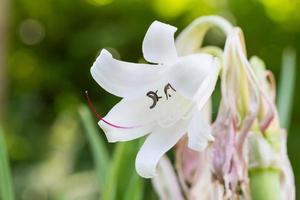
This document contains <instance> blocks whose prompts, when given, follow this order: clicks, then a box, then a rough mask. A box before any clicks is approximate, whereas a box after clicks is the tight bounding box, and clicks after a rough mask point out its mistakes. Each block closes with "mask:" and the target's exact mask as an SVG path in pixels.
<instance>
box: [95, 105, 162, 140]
mask: <svg viewBox="0 0 300 200" xmlns="http://www.w3.org/2000/svg"><path fill="white" fill-rule="evenodd" d="M149 105H151V102H150V101H149V100H148V101H147V100H146V99H136V100H128V99H122V100H121V101H120V102H119V103H118V104H116V105H115V106H114V107H113V108H112V109H111V110H110V111H109V113H108V114H107V115H106V116H105V117H104V119H105V120H106V121H109V122H111V123H113V124H117V125H120V126H125V127H132V128H115V127H112V126H110V125H108V124H106V123H105V122H103V121H99V123H98V124H99V126H100V127H101V128H102V130H103V131H104V133H105V135H106V137H107V140H108V141H109V142H117V141H129V140H133V139H136V138H139V137H142V136H144V135H146V134H148V133H150V132H151V131H152V129H153V126H154V125H155V124H154V123H155V122H154V120H155V117H156V113H155V110H151V109H149Z"/></svg>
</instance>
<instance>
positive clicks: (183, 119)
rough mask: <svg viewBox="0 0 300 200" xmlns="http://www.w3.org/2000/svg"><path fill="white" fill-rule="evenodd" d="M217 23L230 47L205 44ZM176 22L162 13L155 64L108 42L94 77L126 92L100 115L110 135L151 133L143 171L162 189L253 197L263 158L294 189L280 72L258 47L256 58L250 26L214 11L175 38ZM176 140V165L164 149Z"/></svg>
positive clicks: (290, 194)
mask: <svg viewBox="0 0 300 200" xmlns="http://www.w3.org/2000/svg"><path fill="white" fill-rule="evenodd" d="M214 26H215V27H217V28H219V29H221V30H222V31H223V32H224V33H225V35H226V42H225V47H224V50H222V49H219V48H218V47H212V46H208V47H202V42H203V38H204V36H205V34H206V33H207V31H208V29H210V28H211V27H214ZM175 31H176V28H175V27H173V26H171V25H167V24H164V23H161V22H158V21H155V22H153V23H152V24H151V25H150V27H149V29H148V31H147V32H146V35H145V38H144V41H143V45H142V51H143V55H144V58H145V60H146V61H148V62H149V64H141V63H138V64H136V63H128V62H123V61H119V60H116V59H114V58H113V57H112V55H111V54H110V53H109V52H108V51H107V50H102V51H101V53H100V55H99V57H98V58H97V59H96V61H95V62H94V64H93V66H92V68H91V74H92V76H93V78H94V79H95V81H96V82H97V83H98V84H99V85H100V86H101V87H102V88H103V89H105V90H106V91H108V92H109V93H111V94H113V95H115V96H118V97H121V98H122V100H121V101H120V102H119V103H118V104H116V105H115V106H114V107H113V108H112V109H111V110H110V112H109V113H108V114H107V115H106V116H105V117H104V118H103V119H101V120H100V121H99V126H100V127H101V128H102V129H103V131H104V133H105V135H106V137H107V139H108V141H109V142H120V141H129V140H133V139H136V138H139V137H142V136H146V135H147V138H146V140H145V142H144V144H143V146H142V147H141V149H140V151H139V152H138V155H137V157H136V162H135V166H136V171H137V173H138V174H139V175H140V176H142V177H145V178H153V183H154V187H155V188H156V190H157V192H158V194H159V196H160V197H161V199H184V198H187V199H228V198H229V199H239V198H243V199H250V196H251V192H250V184H249V173H250V172H251V170H255V169H256V168H262V167H265V168H269V167H272V168H276V169H277V170H278V172H279V173H281V176H282V177H283V178H281V186H282V188H285V189H283V190H284V191H285V192H284V191H283V192H282V193H281V195H282V197H285V198H284V199H294V184H293V175H292V171H291V168H290V165H289V161H288V158H287V156H286V150H285V146H286V145H285V141H286V140H285V139H284V140H283V139H282V138H285V137H286V135H285V132H284V131H283V129H281V128H280V126H279V122H278V116H277V112H276V108H275V104H274V101H275V100H274V98H275V97H274V87H273V82H272V81H270V78H269V77H270V74H271V73H270V72H269V71H267V70H266V69H265V66H264V64H263V62H262V61H261V60H259V59H258V58H257V57H253V58H252V59H250V61H249V60H248V58H247V56H246V48H245V42H244V38H243V32H242V30H241V29H240V28H238V27H233V26H232V25H231V24H230V23H229V22H228V21H226V20H225V19H223V18H221V17H217V16H208V17H201V18H199V19H196V20H195V21H194V22H193V23H191V25H189V26H188V27H187V28H186V29H185V30H184V31H182V33H181V34H180V35H179V36H178V37H177V39H176V41H175V38H174V34H175ZM219 78H220V83H221V84H220V85H221V96H222V98H221V101H220V106H219V111H218V116H217V118H216V120H215V121H213V122H211V111H210V110H211V109H210V99H211V95H212V93H213V91H214V90H215V86H216V83H217V80H218V79H219ZM270 138H272V139H273V140H272V139H270ZM277 143H278V144H279V145H277V146H276V144H277ZM175 145H176V148H175V151H176V156H175V158H176V159H175V162H176V163H175V166H176V169H177V174H176V173H175V171H174V169H173V167H172V164H171V163H170V161H169V160H168V158H167V157H166V156H164V154H165V153H166V152H167V151H168V150H170V149H171V148H172V147H174V146H175Z"/></svg>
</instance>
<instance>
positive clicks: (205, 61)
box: [166, 54, 219, 107]
mask: <svg viewBox="0 0 300 200" xmlns="http://www.w3.org/2000/svg"><path fill="white" fill-rule="evenodd" d="M166 74H167V80H168V81H169V83H170V84H171V85H172V86H173V87H174V88H175V89H176V91H178V92H179V93H181V94H182V95H183V96H185V97H186V98H188V99H190V100H192V101H194V102H197V103H198V105H199V107H203V106H204V105H205V103H206V102H207V101H208V99H209V97H210V95H211V94H212V92H213V90H214V88H215V85H216V82H217V78H218V74H219V66H218V62H217V60H216V59H215V58H214V57H213V56H211V55H209V54H194V55H189V56H185V57H181V58H180V60H179V61H178V62H177V63H176V64H175V65H174V66H172V67H171V68H170V70H169V71H168V72H167V73H166ZM200 105H201V106H200Z"/></svg>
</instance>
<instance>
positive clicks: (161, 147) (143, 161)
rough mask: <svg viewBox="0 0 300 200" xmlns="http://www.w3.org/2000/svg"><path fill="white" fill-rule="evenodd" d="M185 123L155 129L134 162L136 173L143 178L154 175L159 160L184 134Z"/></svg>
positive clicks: (184, 121) (185, 121)
mask: <svg viewBox="0 0 300 200" xmlns="http://www.w3.org/2000/svg"><path fill="white" fill-rule="evenodd" d="M187 121H188V120H182V121H180V122H178V123H176V124H175V125H173V126H170V127H168V128H161V127H157V128H156V130H154V131H153V132H152V133H151V134H150V135H149V136H148V138H147V139H146V141H145V143H144V144H143V146H142V148H141V149H140V151H139V152H138V155H137V157H136V160H135V168H136V171H137V173H138V174H139V175H140V176H142V177H144V178H152V177H154V176H155V175H156V166H157V163H158V161H159V160H160V158H161V157H162V156H163V155H164V154H165V153H166V152H167V151H168V150H169V149H171V148H172V147H173V146H174V145H175V144H176V143H177V142H178V140H179V139H180V138H181V137H182V136H183V135H184V134H185V132H186V129H187Z"/></svg>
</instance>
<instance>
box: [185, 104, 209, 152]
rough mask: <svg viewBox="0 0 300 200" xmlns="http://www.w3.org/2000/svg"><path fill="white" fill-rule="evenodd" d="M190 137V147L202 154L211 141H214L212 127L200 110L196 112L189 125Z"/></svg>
mask: <svg viewBox="0 0 300 200" xmlns="http://www.w3.org/2000/svg"><path fill="white" fill-rule="evenodd" d="M188 137H189V140H188V147H189V148H191V149H193V150H195V151H200V152H201V151H203V150H204V149H205V148H206V147H207V145H208V142H209V141H213V140H214V138H213V136H212V134H211V127H210V125H209V124H208V122H207V121H206V119H204V117H203V116H202V113H201V111H199V110H196V111H195V113H194V115H193V117H192V120H191V122H190V124H189V127H188Z"/></svg>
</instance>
